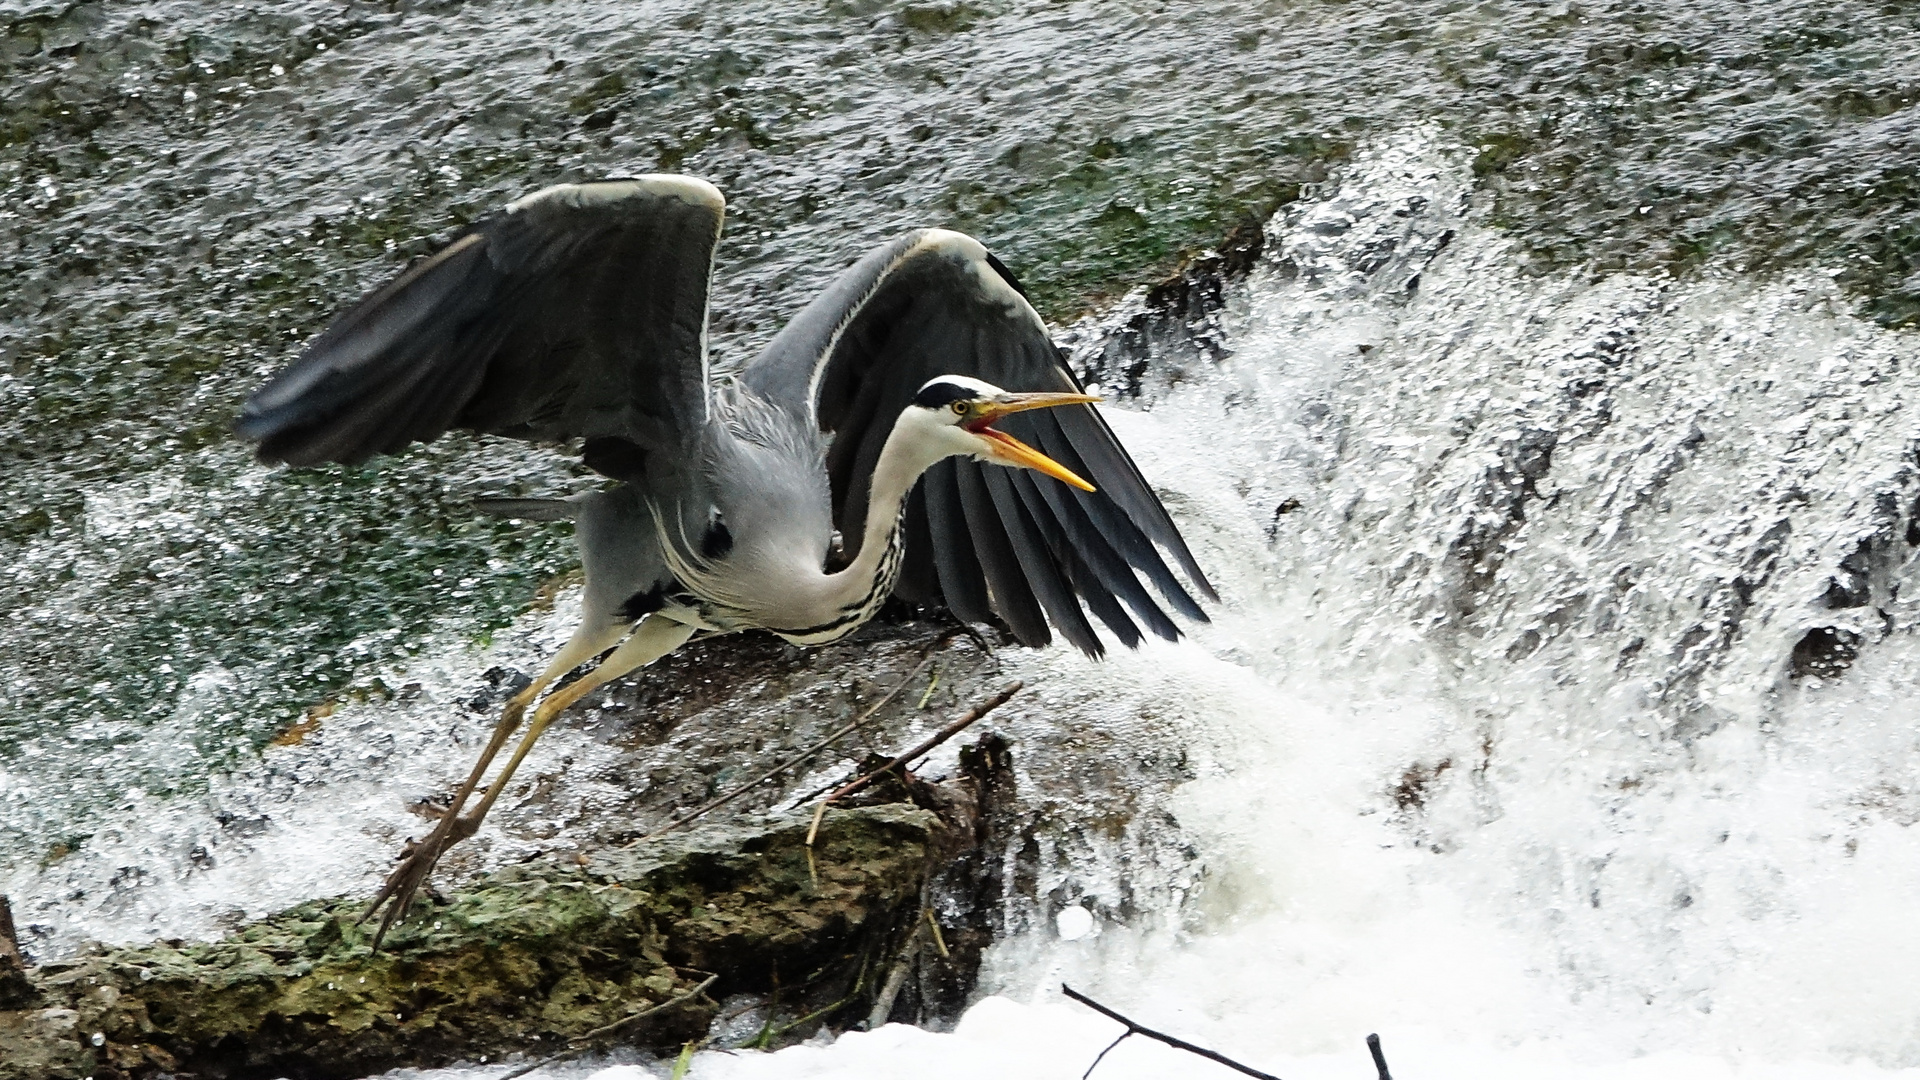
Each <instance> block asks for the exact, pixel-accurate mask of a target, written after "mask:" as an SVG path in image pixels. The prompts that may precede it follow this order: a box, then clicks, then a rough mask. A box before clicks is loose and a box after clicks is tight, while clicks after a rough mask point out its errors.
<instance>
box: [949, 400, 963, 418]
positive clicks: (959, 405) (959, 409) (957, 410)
mask: <svg viewBox="0 0 1920 1080" xmlns="http://www.w3.org/2000/svg"><path fill="white" fill-rule="evenodd" d="M949 408H951V409H952V410H953V415H955V416H965V415H967V403H966V402H964V401H956V402H954V403H953V404H952V405H951V406H949Z"/></svg>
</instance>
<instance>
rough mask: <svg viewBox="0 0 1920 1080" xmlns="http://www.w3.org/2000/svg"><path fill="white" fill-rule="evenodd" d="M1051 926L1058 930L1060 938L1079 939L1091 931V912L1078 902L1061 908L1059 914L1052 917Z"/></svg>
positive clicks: (1067, 939) (1066, 939)
mask: <svg viewBox="0 0 1920 1080" xmlns="http://www.w3.org/2000/svg"><path fill="white" fill-rule="evenodd" d="M1053 926H1054V929H1055V930H1058V931H1059V932H1060V940H1062V941H1079V940H1080V939H1081V938H1083V937H1086V936H1087V935H1088V934H1091V933H1093V912H1091V911H1088V910H1087V909H1086V908H1083V907H1081V906H1080V905H1079V904H1073V905H1071V906H1069V907H1064V908H1061V909H1060V914H1058V915H1055V916H1054V917H1053Z"/></svg>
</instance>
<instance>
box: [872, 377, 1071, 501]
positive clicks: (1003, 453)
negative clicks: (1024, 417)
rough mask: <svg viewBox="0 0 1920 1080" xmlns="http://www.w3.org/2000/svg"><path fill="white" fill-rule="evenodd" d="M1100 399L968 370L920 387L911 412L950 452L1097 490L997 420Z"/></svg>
mask: <svg viewBox="0 0 1920 1080" xmlns="http://www.w3.org/2000/svg"><path fill="white" fill-rule="evenodd" d="M1099 400H1100V399H1099V398H1097V397H1089V396H1088V395H1086V394H1058V393H1039V394H1013V393H1008V392H1007V391H1005V390H1002V389H1000V388H999V387H997V386H995V385H993V384H992V383H989V382H982V381H981V380H979V379H974V378H969V377H967V376H965V375H942V376H940V377H939V378H936V379H933V380H930V381H929V382H927V383H926V385H924V386H922V387H921V388H920V392H919V393H918V394H916V395H914V399H913V404H912V405H910V406H908V410H907V411H908V412H909V413H917V414H919V415H918V420H919V421H920V423H921V425H922V426H924V427H925V428H927V429H928V435H929V436H930V437H931V438H932V439H934V440H937V445H939V446H940V447H941V448H942V449H945V450H946V451H947V454H946V456H953V455H956V454H964V455H966V456H968V457H972V458H976V459H978V460H980V461H991V462H993V463H994V464H996V465H1007V466H1011V467H1013V468H1017V469H1033V470H1034V471H1036V472H1043V473H1046V474H1047V475H1048V476H1051V477H1053V478H1054V479H1056V480H1059V481H1061V482H1062V483H1066V484H1071V485H1073V486H1074V487H1077V488H1079V489H1080V490H1082V491H1092V490H1093V489H1094V488H1093V485H1092V484H1089V483H1087V482H1086V481H1085V480H1082V479H1081V478H1080V477H1078V476H1076V475H1074V472H1073V470H1071V469H1069V468H1067V467H1066V466H1065V465H1062V464H1060V463H1059V462H1057V461H1055V460H1053V459H1052V458H1050V457H1048V456H1047V455H1045V454H1043V453H1041V452H1040V451H1038V450H1035V449H1034V448H1033V447H1031V446H1028V445H1027V444H1026V443H1023V442H1021V441H1020V440H1019V439H1016V438H1014V437H1013V436H1011V435H1009V434H1007V433H1006V432H1004V431H1000V430H997V429H996V428H994V426H993V422H994V421H995V420H998V419H1000V418H1001V417H1003V416H1006V415H1008V414H1010V413H1017V412H1025V411H1026V410H1028V409H1048V408H1053V407H1055V406H1059V405H1086V404H1091V403H1093V402H1096V401H1099Z"/></svg>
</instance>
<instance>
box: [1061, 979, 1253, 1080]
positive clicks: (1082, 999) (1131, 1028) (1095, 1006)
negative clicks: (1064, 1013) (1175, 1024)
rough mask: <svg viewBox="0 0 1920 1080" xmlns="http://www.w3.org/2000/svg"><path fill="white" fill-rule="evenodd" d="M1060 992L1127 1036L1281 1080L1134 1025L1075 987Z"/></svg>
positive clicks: (1200, 1047) (1115, 1043)
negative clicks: (1141, 1037)
mask: <svg viewBox="0 0 1920 1080" xmlns="http://www.w3.org/2000/svg"><path fill="white" fill-rule="evenodd" d="M1060 992H1061V993H1063V994H1065V995H1067V996H1068V997H1070V998H1072V999H1073V1000H1075V1001H1077V1002H1079V1003H1080V1004H1082V1005H1085V1006H1086V1007H1087V1008H1089V1009H1092V1010H1093V1011H1094V1012H1097V1013H1099V1014H1100V1015H1102V1016H1104V1017H1106V1018H1107V1019H1109V1020H1117V1021H1119V1022H1120V1023H1122V1024H1125V1025H1127V1035H1145V1036H1146V1037H1147V1038H1149V1039H1153V1040H1156V1041H1158V1042H1163V1043H1166V1044H1167V1045H1168V1046H1171V1047H1173V1048H1174V1049H1175V1050H1185V1051H1186V1052H1187V1053H1189V1054H1198V1055H1200V1056H1201V1057H1203V1058H1206V1059H1207V1060H1208V1061H1217V1062H1219V1063H1220V1064H1222V1065H1225V1066H1226V1067H1227V1068H1229V1069H1235V1070H1237V1071H1239V1072H1243V1073H1246V1074H1247V1075H1248V1076H1257V1077H1259V1078H1260V1080H1280V1078H1279V1077H1277V1076H1275V1075H1273V1074H1272V1073H1263V1072H1261V1071H1260V1070H1259V1069H1254V1068H1249V1067H1248V1066H1245V1065H1242V1064H1240V1063H1239V1062H1237V1061H1235V1060H1233V1059H1232V1058H1230V1057H1228V1056H1226V1055H1225V1054H1221V1053H1217V1052H1215V1051H1212V1050H1209V1049H1207V1048H1206V1047H1204V1046H1195V1045H1193V1044H1192V1043H1190V1042H1187V1041H1186V1040H1184V1039H1176V1038H1174V1037H1173V1036H1171V1035H1166V1034H1162V1033H1161V1032H1158V1031H1155V1030H1153V1029H1152V1028H1146V1027H1141V1026H1140V1025H1139V1024H1136V1023H1134V1022H1133V1021H1131V1020H1129V1019H1127V1018H1126V1017H1124V1016H1121V1015H1120V1014H1119V1013H1117V1012H1114V1011H1113V1010H1112V1009H1109V1008H1107V1007H1106V1006H1105V1005H1102V1004H1100V1003H1099V1002H1097V1001H1095V1000H1093V999H1092V998H1090V997H1088V996H1087V995H1085V994H1083V993H1081V992H1080V991H1078V990H1075V989H1074V988H1073V987H1071V986H1068V985H1067V984H1066V983H1061V984H1060ZM1121 1038H1123V1039H1124V1038H1126V1035H1123V1036H1121ZM1114 1045H1116V1046H1117V1045H1119V1039H1116V1040H1114ZM1111 1049H1113V1047H1112V1046H1109V1047H1107V1050H1111ZM1100 1056H1101V1057H1105V1056H1106V1050H1102V1051H1101V1052H1100ZM1094 1064H1095V1065H1098V1064H1100V1062H1099V1060H1098V1059H1095V1061H1094ZM1087 1071H1088V1072H1092V1071H1093V1070H1092V1069H1088V1070H1087ZM1081 1080H1086V1078H1085V1077H1081Z"/></svg>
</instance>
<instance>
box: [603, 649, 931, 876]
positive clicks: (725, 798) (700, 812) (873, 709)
mask: <svg viewBox="0 0 1920 1080" xmlns="http://www.w3.org/2000/svg"><path fill="white" fill-rule="evenodd" d="M946 640H947V639H946V638H944V637H943V638H941V639H940V640H939V641H936V642H935V643H934V646H933V647H934V648H938V647H939V646H940V645H941V644H942V643H944V642H945V641H946ZM932 662H933V649H931V648H930V649H928V650H927V655H925V656H923V657H921V658H920V662H919V663H918V664H915V665H914V668H913V670H912V671H909V672H907V677H906V678H904V679H901V680H900V681H899V682H897V683H895V684H894V685H893V689H891V690H889V691H887V692H886V694H885V695H883V696H882V697H881V698H880V700H879V701H876V702H874V703H873V704H872V705H870V706H868V707H867V709H866V711H864V712H862V713H861V714H860V715H859V716H856V717H854V718H853V719H852V720H849V721H847V723H845V724H844V725H842V726H841V727H840V728H839V730H837V731H835V732H834V733H833V734H831V735H829V736H827V737H826V738H824V739H821V740H820V741H819V742H817V743H814V744H813V745H812V746H809V747H807V748H806V749H805V750H802V751H800V752H799V753H797V754H794V755H792V756H791V757H787V758H784V759H782V760H781V762H780V763H779V764H777V765H775V766H774V767H773V768H771V769H768V770H767V771H766V772H763V773H761V774H760V775H759V776H756V777H754V778H753V779H751V780H749V781H747V782H746V783H744V784H741V785H740V786H739V787H737V788H734V789H733V790H732V791H729V792H727V793H726V794H725V795H722V796H720V797H719V798H717V799H714V800H713V801H712V802H709V803H707V804H706V805H704V806H702V807H700V808H699V809H697V810H693V811H691V812H689V813H686V814H683V815H681V816H680V817H677V818H675V819H673V820H672V821H669V822H667V823H666V824H665V825H662V826H660V827H659V828H658V829H655V830H653V831H652V832H650V833H648V834H647V835H645V836H643V837H641V838H640V839H638V840H635V841H634V842H633V844H644V843H646V842H647V841H649V840H654V839H658V838H659V837H662V836H665V835H666V834H668V833H670V832H672V831H673V830H675V829H677V828H679V827H680V826H682V825H685V824H686V823H687V822H689V821H693V820H694V819H696V818H701V817H705V816H706V815H707V814H709V813H712V812H713V811H715V810H718V809H720V808H721V807H723V806H725V805H727V804H728V803H730V802H732V801H733V800H735V799H737V798H739V797H740V796H742V795H745V794H746V793H747V792H749V791H752V790H753V789H754V788H756V787H759V786H760V785H761V784H763V783H765V782H767V781H768V780H770V779H772V778H774V777H776V776H778V775H780V774H781V773H783V772H786V771H787V770H788V769H791V768H793V767H794V766H795V765H798V764H800V763H802V762H804V761H806V760H807V759H809V758H811V757H813V756H814V755H816V754H818V753H820V751H822V750H825V749H826V748H827V747H829V746H832V745H833V744H834V743H836V742H838V741H839V740H840V739H842V738H844V737H845V736H846V735H847V733H849V732H851V731H852V730H853V729H855V728H857V727H859V726H860V725H861V724H864V723H866V722H867V721H868V720H869V719H871V718H872V717H873V714H874V713H877V712H879V711H880V710H881V708H882V707H884V706H885V705H886V704H887V702H889V701H892V700H893V699H894V697H895V696H897V695H898V694H899V693H900V691H902V690H904V689H906V688H907V684H908V683H910V682H912V681H913V680H914V679H916V678H918V677H919V675H920V672H921V671H922V670H924V669H925V668H926V666H927V665H928V664H930V663H932ZM633 844H628V845H627V846H628V847H632V846H633Z"/></svg>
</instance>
